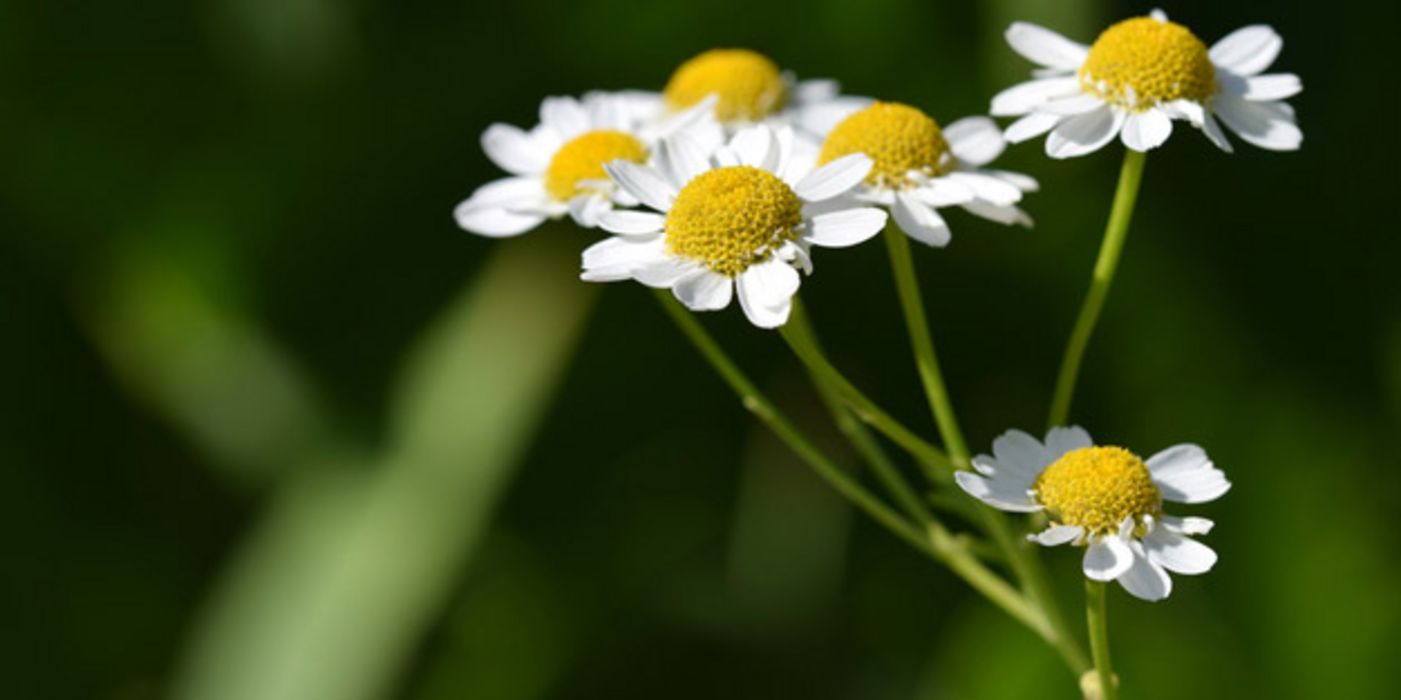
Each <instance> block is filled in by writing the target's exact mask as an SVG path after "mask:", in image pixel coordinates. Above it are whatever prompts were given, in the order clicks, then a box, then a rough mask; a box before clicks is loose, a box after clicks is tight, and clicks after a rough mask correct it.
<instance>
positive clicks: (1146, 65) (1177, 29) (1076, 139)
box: [992, 10, 1303, 158]
mask: <svg viewBox="0 0 1401 700" xmlns="http://www.w3.org/2000/svg"><path fill="white" fill-rule="evenodd" d="M1007 42H1008V43H1009V44H1011V45H1012V48H1013V49H1014V50H1016V51H1017V53H1020V54H1021V55H1023V56H1025V57H1026V58H1028V59H1030V60H1032V61H1034V62H1036V63H1037V64H1039V65H1041V66H1042V67H1043V68H1041V69H1040V70H1038V71H1036V76H1037V79H1036V80H1032V81H1030V82H1025V83H1022V84H1020V85H1015V86H1013V87H1011V88H1008V89H1006V90H1003V91H1002V92H1001V93H999V94H998V95H997V96H996V97H994V98H993V100H992V113H993V114H994V115H999V116H1021V117H1022V118H1021V119H1019V120H1017V121H1016V122H1015V123H1013V124H1012V125H1011V126H1009V127H1008V128H1007V131H1006V136H1007V140H1008V141H1011V142H1013V143H1017V142H1020V141H1024V140H1027V139H1031V138H1035V137H1037V136H1040V135H1041V134H1045V133H1047V132H1050V135H1049V136H1047V138H1046V153H1047V154H1048V155H1050V156H1051V157H1052V158H1068V157H1071V156H1079V155H1084V154H1086V153H1090V152H1092V151H1096V150H1098V149H1099V148H1101V147H1102V146H1104V145H1105V144H1107V143H1109V142H1110V141H1112V140H1113V139H1114V137H1115V136H1118V137H1119V138H1120V139H1121V140H1122V141H1123V142H1124V145H1125V146H1127V147H1129V148H1131V149H1133V150H1135V151H1147V150H1149V149H1152V148H1157V147H1158V146H1160V145H1162V144H1163V142H1165V141H1167V139H1168V136H1170V135H1171V134H1172V122H1173V120H1184V121H1186V122H1188V123H1189V124H1191V125H1192V126H1194V127H1196V128H1198V129H1201V130H1202V132H1203V133H1205V134H1206V136H1207V138H1209V139H1210V140H1211V142H1212V143H1214V144H1216V145H1217V146H1219V147H1220V148H1221V150H1223V151H1226V152H1230V151H1231V143H1230V141H1228V140H1227V139H1226V135H1225V133H1224V132H1223V131H1222V129H1221V126H1220V124H1219V123H1218V122H1217V119H1218V118H1219V119H1220V120H1221V121H1223V122H1225V123H1226V126H1228V127H1230V128H1231V130H1232V131H1234V132H1235V133H1236V134H1237V135H1238V136H1240V138H1242V139H1244V140H1245V141H1247V142H1249V143H1252V144H1254V145H1256V146H1259V147H1260V148H1265V149H1269V150H1275V151H1290V150H1295V149H1297V148H1298V147H1299V144H1300V143H1301V142H1302V141H1303V134H1302V132H1300V131H1299V127H1298V126H1296V125H1295V123H1294V110H1293V109H1292V108H1291V107H1290V106H1289V105H1288V104H1286V103H1285V102H1283V100H1285V99H1287V98H1289V97H1292V96H1293V95H1295V94H1297V93H1298V92H1299V91H1300V90H1302V89H1303V87H1302V84H1301V83H1300V82H1299V78H1298V76H1296V75H1293V74H1289V73H1274V74H1268V75H1260V73H1261V72H1262V71H1264V70H1265V69H1266V68H1268V67H1269V65H1270V64H1271V63H1273V62H1274V59H1275V56H1277V55H1278V54H1279V50H1280V48H1281V47H1282V46H1283V45H1284V41H1283V40H1282V39H1281V38H1280V37H1279V35H1278V34H1276V33H1275V31H1274V30H1273V29H1270V28H1269V27H1267V26H1264V25H1254V26H1249V27H1245V28H1243V29H1239V30H1236V31H1235V32H1232V33H1231V34H1230V35H1228V36H1226V38H1224V39H1222V40H1220V41H1218V42H1216V43H1215V44H1213V45H1212V46H1211V47H1210V48H1208V47H1207V45H1206V44H1205V43H1203V42H1202V40H1201V39H1199V38H1197V36H1196V35H1195V34H1193V33H1192V31H1191V30H1190V29H1188V28H1186V27H1184V26H1182V25H1180V24H1177V23H1175V22H1171V21H1168V18H1167V16H1166V15H1165V14H1163V13H1162V12H1161V11H1159V10H1154V11H1153V13H1152V14H1151V15H1150V16H1148V17H1135V18H1132V19H1127V20H1124V21H1122V22H1119V23H1118V24H1115V25H1113V26H1111V27H1109V28H1108V29H1106V30H1104V31H1103V32H1102V33H1100V35H1099V38H1097V39H1095V42H1094V44H1092V45H1090V46H1085V45H1084V44H1080V43H1077V42H1074V41H1071V40H1070V39H1067V38H1065V37H1063V36H1061V35H1059V34H1057V33H1055V32H1053V31H1051V30H1049V29H1044V28H1042V27H1038V26H1036V25H1033V24H1026V23H1023V22H1017V23H1015V24H1013V25H1012V26H1011V27H1010V28H1008V30H1007Z"/></svg>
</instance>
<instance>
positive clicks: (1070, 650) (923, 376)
mask: <svg viewBox="0 0 1401 700" xmlns="http://www.w3.org/2000/svg"><path fill="white" fill-rule="evenodd" d="M885 242H886V247H887V249H888V250H889V254H890V267H891V272H892V274H893V276H894V277H895V288H896V291H897V292H898V295H899V298H900V307H901V309H902V310H903V312H904V316H905V326H906V329H907V330H908V332H909V335H910V347H911V349H912V350H913V352H914V356H915V364H916V366H917V367H918V368H919V376H920V380H921V382H923V384H924V390H925V394H926V395H927V397H928V400H929V407H930V410H931V411H932V412H933V414H934V422H935V423H936V424H937V425H938V428H939V434H940V436H941V437H942V438H943V440H944V445H945V446H947V447H948V450H949V456H950V457H951V458H952V459H953V462H954V464H955V465H957V466H958V467H959V468H963V469H966V468H968V467H969V463H970V457H971V455H970V453H969V451H968V443H967V441H965V440H964V438H963V433H962V432H961V431H960V430H959V427H958V419H957V417H955V415H954V410H953V404H952V402H951V401H950V400H949V394H948V389H947V387H946V385H945V383H944V377H943V373H942V372H941V371H940V369H939V358H938V355H937V354H936V353H935V350H934V337H933V335H932V334H931V333H930V331H929V319H928V316H927V314H926V313H925V311H924V301H923V299H922V297H921V296H920V291H919V276H918V273H917V272H916V271H915V264H914V258H913V256H911V254H910V242H909V239H908V238H907V237H906V236H905V233H904V232H903V231H901V230H900V229H899V228H897V227H895V226H890V227H888V228H887V229H886V230H885ZM979 517H980V518H981V519H982V521H983V524H984V527H985V528H986V529H987V531H988V534H989V535H990V536H991V537H992V539H993V541H994V542H996V543H997V544H998V546H1000V547H1001V548H1002V550H1003V552H1004V553H1005V555H1006V557H1007V563H1008V565H1009V566H1010V567H1011V568H1012V571H1013V573H1015V574H1016V576H1017V578H1018V580H1020V581H1021V582H1022V584H1023V586H1025V587H1026V590H1027V593H1028V595H1029V596H1030V597H1031V599H1032V602H1033V603H1035V604H1036V605H1038V606H1039V608H1040V609H1041V610H1042V611H1044V613H1045V616H1046V618H1047V619H1048V620H1049V624H1050V626H1051V628H1052V629H1053V630H1054V634H1053V635H1051V636H1048V637H1047V639H1048V641H1050V642H1051V643H1052V645H1053V646H1055V647H1056V649H1057V651H1059V652H1060V653H1061V656H1063V657H1064V658H1065V662H1066V664H1067V665H1069V666H1070V668H1071V669H1072V670H1075V671H1076V672H1083V671H1084V669H1085V668H1086V666H1087V664H1086V662H1085V655H1084V652H1083V651H1081V650H1080V645H1079V643H1077V642H1076V641H1075V638H1074V636H1073V635H1071V634H1069V626H1068V625H1067V624H1066V623H1065V617H1064V616H1063V615H1062V614H1061V612H1060V606H1059V605H1058V604H1057V602H1056V599H1055V596H1054V595H1053V593H1052V591H1051V587H1050V582H1049V581H1048V579H1047V577H1046V574H1045V570H1044V569H1045V567H1044V566H1042V564H1041V560H1040V557H1038V556H1037V555H1036V552H1034V551H1033V550H1031V549H1030V548H1029V547H1027V545H1026V543H1025V542H1024V541H1022V539H1021V538H1020V537H1018V536H1017V535H1016V534H1015V533H1013V531H1012V529H1011V527H1010V525H1008V523H1007V519H1006V518H1005V517H1004V516H1003V515H1002V514H1001V513H998V512H997V511H995V510H992V509H991V508H982V509H979Z"/></svg>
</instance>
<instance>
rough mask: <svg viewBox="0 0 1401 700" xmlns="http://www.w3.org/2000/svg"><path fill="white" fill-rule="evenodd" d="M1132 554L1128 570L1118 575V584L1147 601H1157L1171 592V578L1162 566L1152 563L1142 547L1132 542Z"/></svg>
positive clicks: (1136, 596)
mask: <svg viewBox="0 0 1401 700" xmlns="http://www.w3.org/2000/svg"><path fill="white" fill-rule="evenodd" d="M1132 549H1133V556H1132V561H1131V562H1130V564H1131V565H1130V567H1129V568H1128V570H1126V571H1124V572H1123V573H1122V574H1120V575H1119V576H1118V579H1119V585H1120V586H1123V587H1124V590H1126V591H1128V592H1129V594H1130V595H1133V596H1134V597H1135V598H1141V599H1143V600H1147V601H1150V602H1152V601H1158V600H1162V599H1164V598H1166V597H1168V594H1170V593H1172V579H1171V578H1169V577H1168V575H1167V572H1166V571H1163V567H1161V566H1159V565H1157V564H1155V563H1153V561H1152V560H1150V559H1149V558H1148V555H1147V554H1146V553H1144V551H1143V547H1142V546H1141V545H1139V544H1138V543H1137V542H1134V543H1133V548H1132Z"/></svg>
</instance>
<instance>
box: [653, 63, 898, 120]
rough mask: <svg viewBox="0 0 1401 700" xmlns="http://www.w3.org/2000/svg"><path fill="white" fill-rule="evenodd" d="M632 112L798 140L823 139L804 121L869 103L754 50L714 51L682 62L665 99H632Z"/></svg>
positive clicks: (662, 96) (663, 95)
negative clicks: (764, 129)
mask: <svg viewBox="0 0 1401 700" xmlns="http://www.w3.org/2000/svg"><path fill="white" fill-rule="evenodd" d="M630 98H631V100H632V103H633V105H634V107H635V108H636V109H637V110H639V111H641V112H644V113H648V114H650V115H651V119H652V121H653V123H656V124H661V125H670V124H674V123H686V122H689V121H690V120H692V119H693V117H694V115H695V114H696V113H698V112H699V113H705V114H706V115H707V116H711V117H713V118H714V119H715V120H717V121H718V122H719V123H720V124H721V125H722V126H723V127H724V128H725V130H726V131H727V132H728V133H730V134H734V133H736V132H737V131H739V130H740V129H743V128H745V127H748V126H752V125H754V124H768V125H769V126H773V127H781V126H792V127H794V128H795V129H797V131H796V136H797V137H798V138H799V139H806V140H809V141H813V142H815V141H816V140H817V139H818V137H819V135H818V134H812V133H808V132H806V131H804V130H803V129H802V124H803V122H804V115H807V114H808V113H809V112H812V111H815V110H816V111H821V110H824V109H830V108H840V109H854V108H857V107H861V106H864V105H866V104H869V103H870V100H869V99H867V98H864V97H851V96H844V95H841V94H840V90H839V87H838V85H837V83H836V81H833V80H801V81H800V80H798V79H797V78H796V77H795V76H794V75H793V73H792V72H791V71H785V70H783V69H782V68H780V67H779V66H778V64H777V63H775V62H774V61H773V60H772V59H770V58H769V57H767V56H765V55H763V54H761V53H759V52H757V51H752V50H750V49H737V48H724V49H711V50H709V51H705V52H703V53H700V54H698V55H696V56H694V57H692V58H690V59H688V60H686V61H685V62H683V63H682V64H681V65H680V66H679V67H677V69H676V71H675V72H673V73H672V74H671V78H670V79H669V80H668V81H667V83H666V87H665V89H664V90H663V91H662V92H661V93H646V92H634V93H630Z"/></svg>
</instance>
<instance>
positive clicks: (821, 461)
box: [656, 290, 933, 554]
mask: <svg viewBox="0 0 1401 700" xmlns="http://www.w3.org/2000/svg"><path fill="white" fill-rule="evenodd" d="M656 295H657V299H658V300H659V301H660V302H661V304H662V308H663V309H666V312H667V313H668V314H669V315H670V316H671V319H672V320H673V321H675V322H676V325H677V327H678V328H680V329H681V332H682V333H684V334H685V335H686V338H687V339H688V340H690V341H691V344H693V345H695V346H696V349H697V350H699V351H700V353H701V355H702V356H704V357H705V359H706V360H707V361H709V362H710V364H711V366H712V367H714V368H715V371H716V372H718V373H719V374H720V376H721V378H723V379H724V380H725V381H726V382H727V383H728V384H729V385H730V388H732V389H734V392H735V393H736V394H739V397H740V400H741V401H742V402H743V403H744V407H745V408H747V409H749V411H750V412H751V413H753V414H754V415H755V416H758V418H759V420H762V421H763V422H764V423H765V424H766V425H768V426H769V429H771V430H773V432H774V434H776V435H778V437H779V439H780V440H782V441H783V442H784V443H785V444H787V445H788V447H789V449H791V450H793V452H794V453H796V454H797V455H798V456H799V457H800V458H802V460H803V461H804V462H807V464H808V466H810V467H812V469H813V471H815V472H817V475H818V476H820V477H822V478H823V479H824V480H825V481H826V482H827V483H828V484H830V485H831V486H832V488H834V489H836V490H837V492H838V493H840V494H841V495H843V496H845V497H846V498H847V499H848V500H850V501H851V502H852V503H853V504H855V505H856V506H857V507H858V508H860V509H861V510H863V511H865V512H866V514H867V515H869V516H871V518H872V519H874V520H875V521H876V522H877V523H880V524H881V525H883V526H884V527H885V528H886V529H888V530H890V531H891V532H892V533H894V534H895V535H896V536H897V537H899V538H900V539H903V540H905V541H906V542H908V543H910V544H911V545H913V546H914V547H915V548H916V549H919V550H920V551H923V552H926V553H931V554H932V553H933V547H932V546H931V544H930V542H929V539H928V537H926V536H925V533H923V532H922V531H921V530H920V529H919V528H917V527H915V526H913V525H911V524H910V523H909V522H908V521H906V520H905V519H904V518H903V517H901V516H900V514H898V513H896V512H895V511H894V510H892V509H891V508H890V507H889V506H887V505H886V504H885V503H883V502H881V500H880V499H878V498H876V497H875V496H874V495H872V494H871V492H870V491H867V490H866V488H865V487H863V486H861V484H859V483H857V482H856V481H855V480H854V479H852V478H851V477H850V476H848V475H847V474H846V472H844V471H842V469H841V467H838V466H837V464H836V463H835V462H833V461H832V460H831V459H830V458H828V457H827V455H825V454H823V453H822V451H821V450H819V449H818V448H817V446H816V445H814V444H813V443H812V441H811V440H809V439H808V438H807V437H806V436H805V435H803V434H802V433H801V432H800V431H799V430H798V428H797V427H796V426H794V425H793V423H792V422H791V421H789V420H788V418H787V417H786V416H784V415H783V414H782V413H780V412H779V411H778V409H777V408H775V407H774V405H773V403H772V402H770V401H769V399H768V397H766V396H765V395H764V394H763V393H762V392H760V391H759V389H758V387H756V386H754V383H753V382H751V381H750V380H749V377H747V376H745V374H744V372H743V371H742V370H740V369H739V367H738V366H736V365H735V363H734V362H733V361H732V360H731V359H730V357H729V356H728V355H726V354H725V351H724V350H723V349H721V348H720V345H719V344H718V343H716V342H715V339H714V338H711V337H710V334H709V333H707V332H706V330H705V329H704V328H703V327H701V325H700V323H699V322H698V321H696V319H695V317H694V316H693V315H692V314H691V312H690V311H688V310H686V308H685V307H683V306H681V304H680V303H679V302H677V301H676V300H675V299H674V298H672V296H671V294H670V293H669V292H667V291H665V290H657V292H656Z"/></svg>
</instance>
